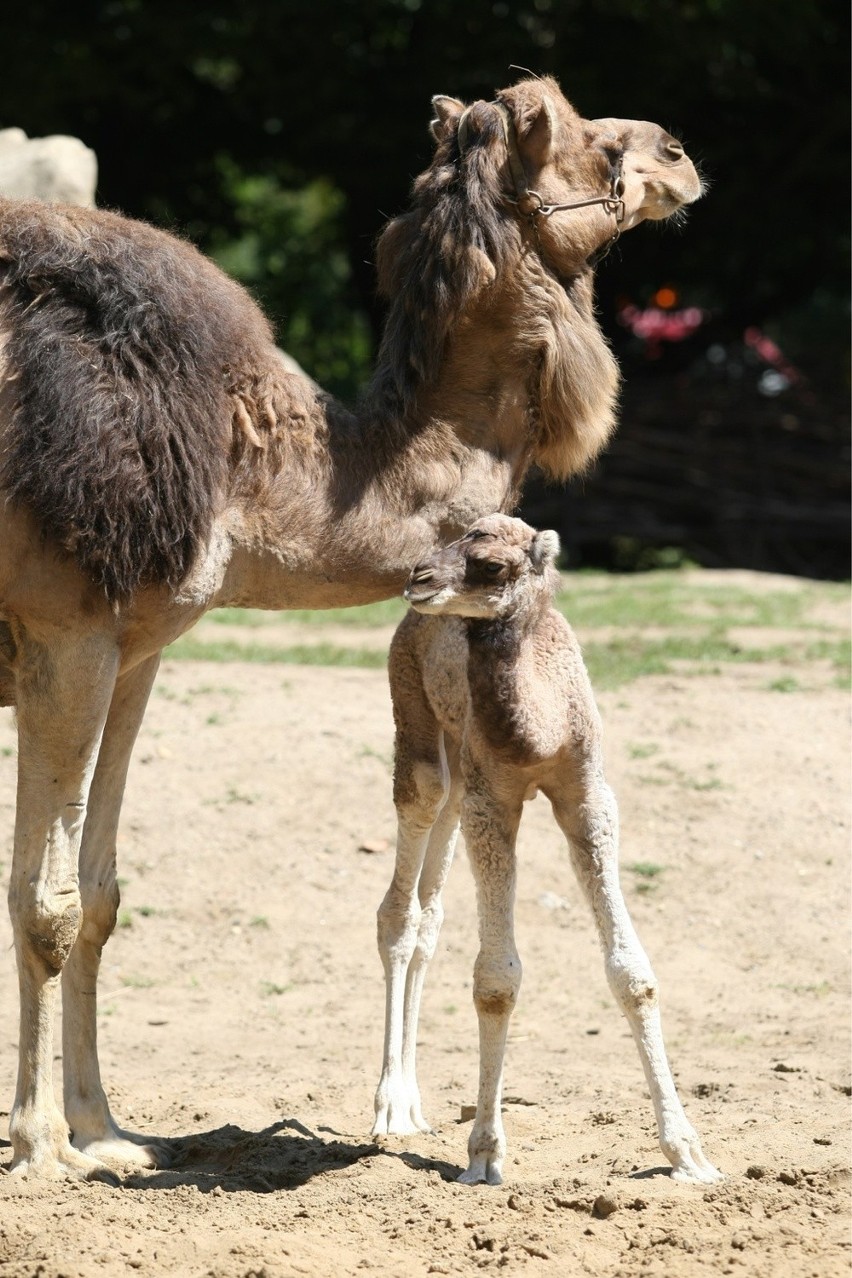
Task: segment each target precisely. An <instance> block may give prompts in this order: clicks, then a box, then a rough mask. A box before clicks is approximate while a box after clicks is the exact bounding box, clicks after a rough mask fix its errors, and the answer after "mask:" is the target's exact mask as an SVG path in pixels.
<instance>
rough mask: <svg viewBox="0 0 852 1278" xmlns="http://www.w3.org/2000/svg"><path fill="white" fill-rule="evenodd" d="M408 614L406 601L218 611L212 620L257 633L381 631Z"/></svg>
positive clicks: (210, 616)
mask: <svg viewBox="0 0 852 1278" xmlns="http://www.w3.org/2000/svg"><path fill="white" fill-rule="evenodd" d="M407 611H408V605H407V604H406V603H405V601H404V600H403V599H382V600H380V601H379V602H378V603H372V604H364V605H362V606H358V607H355V608H327V609H306V608H294V609H293V610H292V611H290V610H288V611H286V612H262V611H259V610H257V609H253V608H217V609H216V610H215V611H214V612H211V613H210V614H209V620H210V621H212V622H214V623H215V624H216V625H220V626H245V627H247V628H248V629H252V630H256V629H260V628H262V627H263V626H280V625H282V624H284V625H287V624H288V623H297V624H298V625H301V626H360V627H366V628H379V627H381V626H395V625H396V624H397V623H398V622H400V621H402V618H403V617H404V616H405V614H406V612H407Z"/></svg>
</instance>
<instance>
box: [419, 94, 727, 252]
mask: <svg viewBox="0 0 852 1278" xmlns="http://www.w3.org/2000/svg"><path fill="white" fill-rule="evenodd" d="M433 106H434V108H435V112H436V118H435V119H434V120H433V121H432V126H431V127H432V134H433V136H434V137H435V138H436V140H437V141H438V144H439V146H438V154H437V155H436V160H439V159H441V158H443V153H444V152H446V151H449V153H450V154H452V153H453V152H454V151H455V152H456V153H457V154H458V157H459V161H458V162H459V164H460V166H461V167H462V168H464V167H465V166H466V165H467V167H474V153H476V152H480V153H481V154H480V155H479V156H478V157H477V162H478V167H479V168H480V169H482V170H483V171H484V173H483V176H485V172H488V171H490V173H491V174H492V175H493V176H494V177H496V179H497V183H498V186H497V188H496V189H495V191H494V194H495V196H496V198H497V200H498V202H500V203H502V205H503V207H504V208H508V209H509V210H510V211H512V212H513V213H514V215H515V216H516V217H518V218H519V219H520V220H521V222H522V224H523V223H526V224H528V225H527V230H532V232H533V236H532V238H533V240H534V242H535V243H536V245H537V247H538V248H539V250H540V252H541V255H542V257H543V258H544V260H545V262H546V263H547V264H548V265H549V266H551V267H552V268H553V269H554V270H555V271H556V273H557V274H559V275H567V274H570V273H572V272H575V271H576V270H577V269H579V268H580V267H581V266H582V264H583V263H584V262H586V263H588V262H591V263H592V264H594V261H595V260H596V258H597V257H598V256H601V255H602V254H603V252H605V251H606V248H607V247H608V245H609V244H610V243H611V242H612V241H613V240H614V239H615V238H617V236H618V235H619V234H621V233H622V232H624V231H627V230H631V229H632V228H633V227H634V226H638V225H639V223H640V222H644V221H646V220H653V221H659V220H661V219H664V218H667V217H670V216H671V215H672V214H673V213H676V212H678V211H679V210H680V209H682V208H684V207H685V206H686V205H688V204H692V203H693V202H694V201H695V200H697V199H698V198H699V196H700V195H701V194H702V191H703V186H702V183H701V179H700V178H699V176H698V174H697V172H696V170H695V167H694V165H693V164H692V161H691V160H690V159H689V158H688V156H687V155H686V153H685V152H684V149H683V146H682V145H681V143H680V142H679V141H678V140H677V138H674V137H672V135H671V134H670V133H667V132H666V131H665V129H662V128H661V127H660V126H659V125H658V124H651V123H649V122H648V121H645V120H619V119H615V118H606V119H601V120H584V119H583V118H582V117H581V116H580V115H579V114H578V112H577V111H575V109H574V107H573V106H571V104H570V102H568V101H567V100H566V99H565V97H563V95H562V92H561V90H560V88H559V85H558V84H557V83H556V81H555V80H554V79H552V78H551V77H545V78H543V79H537V78H536V79H526V80H522V81H520V82H519V83H518V84H516V85H513V86H512V87H511V88H508V89H503V90H501V91H500V92H499V93H498V94H497V96H496V98H495V99H494V101H493V102H475V103H474V104H473V105H472V106H465V104H464V103H462V102H459V101H457V100H456V99H455V98H447V97H437V98H434V99H433Z"/></svg>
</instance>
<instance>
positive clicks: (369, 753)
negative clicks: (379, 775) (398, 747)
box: [356, 745, 393, 768]
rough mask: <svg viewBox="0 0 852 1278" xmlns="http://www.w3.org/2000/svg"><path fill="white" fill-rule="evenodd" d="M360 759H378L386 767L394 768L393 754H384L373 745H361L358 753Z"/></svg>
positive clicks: (357, 756)
mask: <svg viewBox="0 0 852 1278" xmlns="http://www.w3.org/2000/svg"><path fill="white" fill-rule="evenodd" d="M356 758H358V759H377V760H378V762H379V763H381V764H382V765H383V767H385V768H393V755H391V754H382V752H381V750H374V749H373V747H372V746H368V745H364V746H361V748H360V750H358V752H357V754H356Z"/></svg>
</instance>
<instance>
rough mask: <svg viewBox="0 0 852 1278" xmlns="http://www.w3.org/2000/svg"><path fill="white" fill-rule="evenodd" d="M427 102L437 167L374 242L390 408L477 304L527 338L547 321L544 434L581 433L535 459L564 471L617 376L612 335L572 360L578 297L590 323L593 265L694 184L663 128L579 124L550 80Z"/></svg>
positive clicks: (433, 366) (669, 209)
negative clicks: (609, 346) (472, 98)
mask: <svg viewBox="0 0 852 1278" xmlns="http://www.w3.org/2000/svg"><path fill="white" fill-rule="evenodd" d="M432 105H433V109H434V112H435V116H434V119H433V120H432V125H431V129H432V135H433V137H434V139H435V141H436V143H437V145H436V148H435V154H434V157H433V159H432V163H431V164H430V165H429V167H428V168H426V169H425V170H424V171H423V172H422V173H421V174H420V175H419V177H418V178H417V179H416V180H415V182H414V186H413V189H412V200H411V206H410V208H409V209H408V211H407V212H405V213H403V214H401V215H400V216H399V217H396V218H393V219H392V221H390V222H388V224H387V225H386V226H385V228H384V230H383V231H382V234H381V236H380V237H379V241H378V244H377V248H376V270H377V274H378V285H379V291H380V292H381V293H382V294H383V296H384V297H385V298H386V299H387V300H388V302H389V303H390V305H389V310H388V318H387V323H386V326H385V333H384V337H383V340H382V348H381V351H380V362H381V363H382V364H383V366H384V368H385V370H386V371H385V373H384V382H383V386H384V388H385V390H386V391H388V390H389V389H390V390H392V391H393V394H394V395H395V397H396V398H395V401H394V411H398V412H399V413H401V414H402V413H405V412H406V411H408V410H409V408H410V407H411V405H413V404H414V403H415V402H416V399H417V395H418V393H419V391H420V390H421V388H423V387H428V386H430V384H434V382H435V381H436V379H437V377H438V376H439V374H440V372H441V370H442V368H443V361H444V356H445V352H446V344H447V339H448V338H449V337H450V335H451V334H452V333H453V332H454V331H455V330H456V329H457V327H458V324H459V322H460V321H461V320H462V319H467V318H470V317H471V316H472V314H473V312H474V311H475V310H476V309H477V308H480V307H481V309H482V314H483V316H484V317H485V319H486V321H487V320H488V319H489V317H491V318H493V316H494V315H495V314H498V313H499V314H501V315H503V314H505V315H506V316H509V317H511V322H512V323H513V324H515V325H516V327H518V329H519V330H520V329H523V330H524V331H525V333H526V334H527V335H528V336H529V334H530V333H531V332H532V331H533V330H537V331H538V330H541V331H540V334H539V337H540V341H541V343H542V345H543V346H546V345H548V344H549V345H550V347H551V351H550V354H548V353H547V352H545V353H544V363H543V377H542V381H541V387H540V392H541V394H540V395H539V398H540V399H542V400H545V399H547V400H548V401H549V404H550V408H546V409H545V411H546V412H547V413H549V415H550V417H551V418H552V419H553V421H552V423H551V425H548V424H545V427H544V432H543V433H544V435H547V436H551V435H552V436H554V437H556V436H557V435H560V434H561V435H563V436H564V435H565V434H566V430H567V431H568V433H569V434H570V433H571V432H574V434H575V435H577V436H580V435H582V436H583V442H582V446H578V447H574V446H573V445H570V444H569V445H568V446H564V445H563V444H559V445H556V446H552V443H546V442H543V443H542V446H541V447H540V448H537V449H536V450H535V456H534V460H535V461H536V462H538V464H539V465H542V466H543V468H544V469H545V470H546V471H547V472H548V473H550V474H552V475H553V477H554V478H557V479H562V478H565V477H566V476H567V475H568V474H571V473H575V472H576V471H577V470H579V469H582V467H583V465H584V464H585V463H586V462H587V461H588V460H589V459H590V458H591V457H592V456H594V455H595V453H596V452H597V451H598V449H599V447H600V446H601V444H602V442H603V441H604V439H605V438H606V435H607V434H608V431H609V429H610V426H611V422H612V411H611V410H612V402H613V401H614V394H615V385H616V373H615V369H614V366H613V365H612V360H611V357H610V356H609V355H608V353H607V352H606V351H604V350H603V349H602V348H603V345H604V344H603V342H601V343H600V344H599V345H600V348H601V349H599V350H598V354H597V358H594V357H593V358H591V359H590V358H589V356H590V350H589V345H590V344H589V342H588V341H586V342H584V343H583V345H584V352H583V357H582V358H578V357H577V355H576V353H575V351H574V347H573V345H572V343H571V342H570V340H568V330H569V329H571V328H572V326H575V325H576V307H577V305H578V299H580V297H581V295H582V299H581V300H580V301H579V305H580V307H581V309H582V310H583V312H584V314H588V317H589V323H590V324H592V323H593V322H594V321H593V308H592V300H591V287H590V284H591V276H592V268H593V267H594V266H595V265H596V263H597V262H598V260H599V259H600V258H601V257H602V256H603V255H604V254H605V253H606V252H607V250H608V249H609V248H610V247H611V245H612V244H613V243H614V242H615V240H616V239H617V238H618V236H619V235H621V233H622V232H623V231H625V230H630V229H632V228H633V227H634V226H638V224H639V223H640V222H643V221H646V220H656V221H659V220H660V219H664V218H667V217H670V216H671V215H672V214H674V213H677V212H678V211H680V210H682V209H683V208H685V207H686V206H687V205H688V204H691V203H692V202H693V201H694V200H697V199H698V197H699V196H700V195H701V192H702V184H701V180H700V178H699V177H698V174H697V173H696V171H695V168H694V166H693V164H692V162H691V161H690V160H689V159H688V158H687V156H686V155H685V154H684V150H683V147H682V146H681V144H680V143H679V142H678V141H677V140H676V139H675V138H673V137H672V136H671V134H669V133H666V132H665V130H664V129H661V128H660V127H659V126H658V125H656V124H648V123H646V122H643V121H640V120H617V119H605V120H584V119H583V118H582V117H581V116H580V115H579V114H578V113H577V111H575V110H574V108H573V107H572V106H571V104H570V103H569V102H568V101H567V100H566V99H565V98H564V97H563V95H562V92H561V90H560V88H559V85H558V84H557V83H556V81H555V80H553V79H551V78H549V77H547V78H544V79H525V80H521V81H519V83H517V84H515V85H512V86H511V87H510V88H507V89H502V90H501V91H500V92H499V93H498V94H497V95H496V97H495V99H494V100H493V101H491V102H485V101H480V102H474V103H472V104H471V105H469V106H468V105H465V103H463V102H460V101H459V100H458V99H456V98H451V97H444V96H438V97H435V98H433V99H432ZM568 290H571V293H572V297H571V300H570V301H566V300H565V299H564V294H565V293H566V292H567V291H568ZM559 294H563V297H562V299H561V300H560V297H559ZM495 307H497V308H498V310H495ZM501 307H502V310H499V308H501ZM548 325H549V330H550V331H549V332H548V333H545V332H544V329H545V328H547V326H548ZM587 327H588V326H587ZM530 340H532V341H535V340H538V339H535V338H531V339H530ZM560 345H561V347H562V348H563V349H562V351H561V355H560V357H559V358H558V359H557V357H556V356H557V354H559V353H558V352H555V349H554V348H555V347H556V346H560ZM578 374H581V375H580V376H578ZM580 382H583V383H584V386H582V387H579V384H580ZM572 384H573V385H575V386H578V387H579V391H578V393H577V394H574V395H573V402H568V400H567V399H566V398H565V396H564V394H563V393H562V391H563V390H564V389H565V388H566V387H569V386H570V385H572ZM554 386H555V387H556V392H554V389H553V388H554ZM560 387H561V388H562V389H561V390H560ZM595 387H597V388H598V389H597V391H596V390H595ZM568 398H569V399H571V396H569V397H568ZM592 418H596V419H597V425H596V426H595V427H594V428H593V429H590V427H589V422H590V421H591V419H592ZM559 421H562V422H567V423H568V426H567V427H565V426H563V427H560V426H559V425H558V423H559ZM592 436H593V437H594V438H592ZM576 442H577V441H576V440H575V443H576Z"/></svg>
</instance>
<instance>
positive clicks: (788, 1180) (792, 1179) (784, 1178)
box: [778, 1171, 799, 1185]
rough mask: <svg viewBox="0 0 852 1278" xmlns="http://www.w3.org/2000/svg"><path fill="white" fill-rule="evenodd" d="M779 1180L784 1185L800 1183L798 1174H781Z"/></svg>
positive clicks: (786, 1172) (783, 1172)
mask: <svg viewBox="0 0 852 1278" xmlns="http://www.w3.org/2000/svg"><path fill="white" fill-rule="evenodd" d="M778 1179H779V1180H780V1181H781V1184H782V1185H798V1183H799V1177H798V1174H797V1173H796V1172H788V1171H782V1172H779V1173H778Z"/></svg>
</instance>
